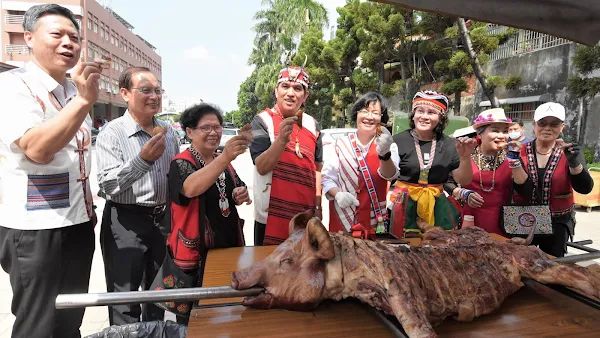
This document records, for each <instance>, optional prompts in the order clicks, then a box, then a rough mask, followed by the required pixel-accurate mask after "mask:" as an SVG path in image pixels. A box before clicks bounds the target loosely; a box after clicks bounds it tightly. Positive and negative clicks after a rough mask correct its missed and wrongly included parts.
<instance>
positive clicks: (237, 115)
mask: <svg viewBox="0 0 600 338" xmlns="http://www.w3.org/2000/svg"><path fill="white" fill-rule="evenodd" d="M223 121H225V122H232V121H233V125H234V126H235V127H236V128H241V127H243V126H244V124H245V123H244V124H243V123H242V114H241V112H240V110H239V109H237V110H232V111H228V112H227V113H225V116H223Z"/></svg>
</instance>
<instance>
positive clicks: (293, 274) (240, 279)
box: [231, 210, 335, 311]
mask: <svg viewBox="0 0 600 338" xmlns="http://www.w3.org/2000/svg"><path fill="white" fill-rule="evenodd" d="M313 214H314V213H313V211H312V210H309V211H306V212H304V213H301V214H298V215H296V216H294V218H292V220H291V221H290V237H289V238H288V239H287V240H286V241H285V242H283V243H281V244H280V245H279V246H278V247H277V248H276V249H275V251H273V253H271V255H269V256H268V257H267V258H265V259H264V260H263V261H261V262H259V263H256V264H254V265H253V266H250V267H248V268H246V269H244V270H241V271H239V272H233V273H232V275H231V286H232V287H233V288H234V289H237V290H244V289H248V288H251V287H263V288H264V289H265V290H264V291H263V292H262V293H260V294H259V295H258V296H251V297H246V298H245V299H244V301H243V304H244V305H246V306H249V307H253V308H260V309H270V308H285V309H289V310H299V311H307V310H311V309H314V308H315V307H317V306H318V305H319V303H320V302H321V301H322V300H323V297H324V290H325V278H326V276H325V265H326V264H327V262H328V261H329V260H331V259H332V258H333V257H334V256H335V251H334V247H333V242H332V240H331V238H330V237H329V233H328V232H327V230H326V229H325V227H324V226H323V224H322V223H321V221H320V220H319V219H318V218H313Z"/></svg>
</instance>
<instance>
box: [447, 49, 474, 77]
mask: <svg viewBox="0 0 600 338" xmlns="http://www.w3.org/2000/svg"><path fill="white" fill-rule="evenodd" d="M448 69H449V70H450V71H453V72H456V73H460V74H470V73H472V72H473V67H472V66H471V60H470V59H469V56H468V55H467V53H465V52H464V51H462V50H459V51H456V52H455V53H454V54H453V55H452V56H451V57H450V61H449V62H448Z"/></svg>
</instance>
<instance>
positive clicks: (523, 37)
mask: <svg viewBox="0 0 600 338" xmlns="http://www.w3.org/2000/svg"><path fill="white" fill-rule="evenodd" d="M505 30H506V27H504V26H498V25H490V26H488V33H489V34H499V33H502V32H504V31H505ZM569 43H571V41H569V40H567V39H563V38H558V37H555V36H550V35H547V34H544V33H540V32H534V31H528V30H518V31H517V34H516V35H515V36H513V37H511V38H510V39H509V40H508V41H506V42H505V43H504V44H502V45H501V46H500V47H498V49H496V50H495V51H493V52H492V53H491V54H490V60H492V61H494V60H500V59H506V58H509V57H512V56H515V55H520V54H525V53H532V52H536V51H539V50H542V49H547V48H551V47H556V46H561V45H566V44H569Z"/></svg>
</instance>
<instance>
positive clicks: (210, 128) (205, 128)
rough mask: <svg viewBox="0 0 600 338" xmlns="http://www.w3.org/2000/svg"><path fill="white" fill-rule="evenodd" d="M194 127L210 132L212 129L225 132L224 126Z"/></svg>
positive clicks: (218, 132) (216, 131)
mask: <svg viewBox="0 0 600 338" xmlns="http://www.w3.org/2000/svg"><path fill="white" fill-rule="evenodd" d="M192 129H200V130H201V131H202V132H203V133H207V134H208V133H210V131H211V130H214V131H215V133H217V134H220V133H222V132H223V126H209V125H203V126H200V127H196V128H192Z"/></svg>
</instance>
